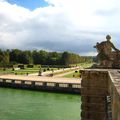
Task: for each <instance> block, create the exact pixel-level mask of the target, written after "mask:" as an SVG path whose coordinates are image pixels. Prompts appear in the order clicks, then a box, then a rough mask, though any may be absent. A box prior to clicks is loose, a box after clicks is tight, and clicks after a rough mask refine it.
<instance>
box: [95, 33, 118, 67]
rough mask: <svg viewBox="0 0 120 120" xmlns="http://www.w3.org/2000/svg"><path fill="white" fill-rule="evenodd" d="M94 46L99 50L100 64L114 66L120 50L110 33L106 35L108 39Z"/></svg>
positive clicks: (98, 58)
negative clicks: (112, 40)
mask: <svg viewBox="0 0 120 120" xmlns="http://www.w3.org/2000/svg"><path fill="white" fill-rule="evenodd" d="M94 48H96V49H97V51H98V55H97V60H98V62H99V63H100V66H104V67H111V66H113V64H114V62H115V59H116V57H118V56H119V55H120V52H119V50H118V49H117V48H116V47H115V46H114V44H113V43H112V42H111V36H110V35H107V36H106V41H103V42H101V43H97V44H96V46H94ZM113 50H114V51H113Z"/></svg>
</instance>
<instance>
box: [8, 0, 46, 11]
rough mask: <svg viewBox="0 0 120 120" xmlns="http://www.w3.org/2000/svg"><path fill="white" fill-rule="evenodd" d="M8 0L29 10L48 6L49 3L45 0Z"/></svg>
mask: <svg viewBox="0 0 120 120" xmlns="http://www.w3.org/2000/svg"><path fill="white" fill-rule="evenodd" d="M8 2H9V3H11V4H17V5H19V6H22V7H24V8H27V9H29V10H34V9H36V8H39V7H45V6H48V3H47V2H45V1H44V0H8Z"/></svg>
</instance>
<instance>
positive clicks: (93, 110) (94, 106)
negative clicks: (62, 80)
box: [81, 70, 108, 120]
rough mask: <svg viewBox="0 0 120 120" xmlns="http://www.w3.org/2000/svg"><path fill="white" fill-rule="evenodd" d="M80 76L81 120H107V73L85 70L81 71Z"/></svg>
mask: <svg viewBox="0 0 120 120" xmlns="http://www.w3.org/2000/svg"><path fill="white" fill-rule="evenodd" d="M81 74H82V82H81V86H82V88H81V97H82V105H81V109H82V112H81V120H107V114H106V112H107V110H106V107H107V106H106V96H107V95H108V92H107V90H108V74H107V72H106V71H101V70H100V71H99V70H98V71H96V70H92V71H91V70H86V71H81Z"/></svg>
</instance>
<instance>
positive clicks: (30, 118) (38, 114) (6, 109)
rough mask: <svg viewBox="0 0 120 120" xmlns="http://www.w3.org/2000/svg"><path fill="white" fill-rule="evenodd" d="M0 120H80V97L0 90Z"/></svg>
mask: <svg viewBox="0 0 120 120" xmlns="http://www.w3.org/2000/svg"><path fill="white" fill-rule="evenodd" d="M0 120H80V96H79V95H69V94H56V93H46V92H37V91H26V90H16V89H7V88H0Z"/></svg>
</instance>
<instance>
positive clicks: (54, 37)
mask: <svg viewBox="0 0 120 120" xmlns="http://www.w3.org/2000/svg"><path fill="white" fill-rule="evenodd" d="M45 1H47V2H48V3H49V6H47V7H40V8H36V9H35V10H33V11H30V10H28V9H26V8H23V7H21V6H18V5H16V4H14V5H13V4H12V5H11V4H10V3H8V2H6V1H5V0H0V41H1V42H0V46H1V47H4V48H16V47H17V48H20V49H35V48H37V49H39V48H40V49H48V50H57V51H65V50H69V51H73V52H77V53H81V54H85V55H86V54H88V55H91V54H94V51H95V50H94V49H93V45H94V44H95V43H96V42H97V41H101V40H103V39H105V35H106V34H108V33H110V34H111V35H112V36H113V39H114V38H115V39H118V40H119V37H120V35H119V32H120V24H119V20H120V15H119V12H120V8H119V5H120V2H119V0H111V1H109V0H100V1H97V0H89V1H88V0H84V1H83V0H45ZM113 42H115V44H117V46H119V45H120V42H119V41H116V40H113Z"/></svg>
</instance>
